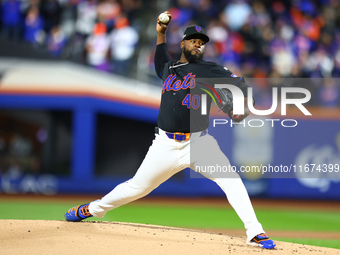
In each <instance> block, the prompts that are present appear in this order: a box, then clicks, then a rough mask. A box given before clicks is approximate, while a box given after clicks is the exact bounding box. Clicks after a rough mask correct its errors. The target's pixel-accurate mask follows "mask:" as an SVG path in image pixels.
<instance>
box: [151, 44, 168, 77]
mask: <svg viewBox="0 0 340 255" xmlns="http://www.w3.org/2000/svg"><path fill="white" fill-rule="evenodd" d="M169 60H170V57H169V53H168V47H167V45H166V43H162V44H158V45H157V46H156V52H155V60H154V62H155V71H156V74H157V76H158V77H159V78H161V79H162V74H163V73H162V72H163V68H164V65H165V64H166V63H167V62H169Z"/></svg>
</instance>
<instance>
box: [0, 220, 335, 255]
mask: <svg viewBox="0 0 340 255" xmlns="http://www.w3.org/2000/svg"><path fill="white" fill-rule="evenodd" d="M0 226H1V227H0V247H1V248H0V254H11V255H16V254H19V255H23V254H57V255H63V254H84V255H85V254H91V255H103V254H119V255H125V254H128V255H131V254H138V255H144V254H145V255H153V254H155V255H160V254H161V255H163V254H169V255H185V254H190V255H192V254H199V255H201V254H202V255H207V254H213V255H218V254H223V255H225V254H238V255H239V254H247V255H249V254H254V253H255V254H256V253H258V254H280V255H281V254H284V255H287V254H308V255H310V254H323V255H324V254H332V255H333V254H340V252H339V250H336V249H330V248H322V247H315V246H309V245H301V244H293V243H285V242H276V244H277V249H275V250H264V249H261V248H258V247H252V246H247V245H246V244H245V243H246V238H245V237H240V236H231V235H221V234H216V233H209V232H204V231H197V230H190V229H180V228H170V227H162V226H154V225H142V224H130V223H120V222H91V221H87V222H86V221H85V222H79V223H71V222H66V221H45V220H0Z"/></svg>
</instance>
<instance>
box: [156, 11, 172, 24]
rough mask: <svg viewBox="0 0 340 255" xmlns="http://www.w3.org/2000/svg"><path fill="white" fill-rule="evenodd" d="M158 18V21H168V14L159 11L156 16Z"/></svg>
mask: <svg viewBox="0 0 340 255" xmlns="http://www.w3.org/2000/svg"><path fill="white" fill-rule="evenodd" d="M158 19H159V21H160V22H162V23H168V22H169V20H170V19H169V16H168V15H167V14H166V13H164V12H163V13H161V14H159V16H158Z"/></svg>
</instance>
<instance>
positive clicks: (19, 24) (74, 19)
mask: <svg viewBox="0 0 340 255" xmlns="http://www.w3.org/2000/svg"><path fill="white" fill-rule="evenodd" d="M157 2H161V1H160V0H159V1H145V0H120V1H118V0H98V1H97V0H87V1H86V0H2V3H1V37H2V38H5V39H6V40H14V41H15V40H17V41H25V42H28V43H30V44H32V45H36V46H39V47H41V46H44V47H46V48H47V49H48V51H49V52H50V53H51V54H53V55H55V56H57V57H61V58H65V59H73V60H75V59H76V60H78V61H80V62H86V63H87V64H88V65H90V66H93V67H95V68H97V69H100V70H103V71H109V72H113V73H117V74H122V75H131V70H136V69H138V65H143V68H144V69H143V70H145V66H146V68H148V73H149V74H151V73H152V74H153V75H154V71H153V52H154V46H155V37H156V34H155V31H154V26H155V19H156V17H157V16H158V14H159V13H154V12H152V11H150V6H151V5H152V4H157ZM164 2H166V5H167V7H168V10H169V11H170V13H171V14H172V17H173V18H172V22H171V23H170V27H169V29H168V36H167V42H168V49H169V52H170V54H171V56H172V57H173V58H178V57H179V56H180V53H181V52H180V48H179V41H180V40H181V38H182V35H183V31H184V29H185V27H187V26H188V25H190V24H199V25H201V26H203V27H205V28H206V30H207V33H208V35H209V37H210V39H211V42H210V43H208V44H207V45H206V49H205V59H206V60H211V61H216V62H218V63H220V64H222V65H224V66H226V67H228V68H229V69H231V70H232V71H233V72H234V73H235V74H236V75H239V76H244V77H253V78H280V77H291V78H297V77H309V78H330V77H335V78H337V77H340V1H338V0H291V1H279V0H264V1H256V0H255V1H253V0H248V1H246V0H197V1H195V0H170V1H168V2H167V1H163V3H164ZM159 11H161V10H159ZM162 11H163V10H162ZM141 20H143V21H144V22H140V21H141ZM148 27H149V28H150V30H151V29H153V30H152V31H153V35H152V36H151V38H150V37H149V38H147V39H146V40H142V37H143V36H144V37H145V34H146V31H147V30H148ZM143 49H149V50H148V51H147V52H148V53H147V55H146V56H145V55H140V54H139V53H140V52H141V51H142V50H143ZM141 58H142V59H141ZM146 63H149V65H146ZM258 86H259V87H261V86H264V87H266V85H258ZM260 89H261V88H260ZM264 89H266V88H264ZM311 90H312V94H313V92H315V94H316V95H317V98H316V99H314V101H313V102H312V103H313V104H318V105H323V106H338V105H339V102H340V88H339V84H336V82H327V83H325V84H324V85H322V86H314V87H313V88H312V89H311Z"/></svg>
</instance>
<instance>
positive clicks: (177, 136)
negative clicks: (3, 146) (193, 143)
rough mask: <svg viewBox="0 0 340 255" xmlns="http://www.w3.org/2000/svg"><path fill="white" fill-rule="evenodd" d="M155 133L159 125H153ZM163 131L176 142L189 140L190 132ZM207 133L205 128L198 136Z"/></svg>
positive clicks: (157, 131)
mask: <svg viewBox="0 0 340 255" xmlns="http://www.w3.org/2000/svg"><path fill="white" fill-rule="evenodd" d="M155 133H156V134H159V127H155ZM165 133H166V135H167V136H168V137H169V138H170V139H173V140H175V141H176V142H182V141H188V140H190V137H191V134H192V133H182V132H175V133H170V132H165ZM207 133H208V132H207V130H204V131H202V132H201V134H200V137H201V136H205V135H206V134H207Z"/></svg>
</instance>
